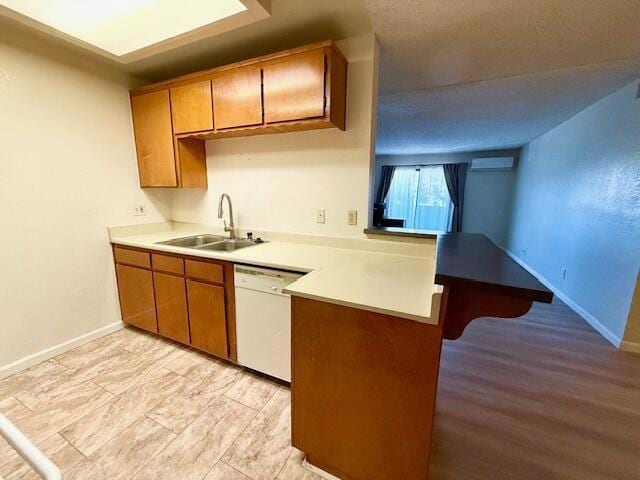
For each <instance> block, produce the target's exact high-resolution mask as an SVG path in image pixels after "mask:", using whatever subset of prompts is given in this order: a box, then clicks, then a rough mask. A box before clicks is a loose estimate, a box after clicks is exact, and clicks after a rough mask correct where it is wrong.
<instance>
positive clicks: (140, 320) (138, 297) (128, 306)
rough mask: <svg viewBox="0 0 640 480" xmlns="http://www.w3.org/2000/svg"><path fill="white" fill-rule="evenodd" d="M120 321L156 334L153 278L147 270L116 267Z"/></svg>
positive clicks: (124, 266) (125, 266) (123, 266)
mask: <svg viewBox="0 0 640 480" xmlns="http://www.w3.org/2000/svg"><path fill="white" fill-rule="evenodd" d="M116 275H117V277H118V293H119V294H120V310H121V311H122V321H124V322H126V323H130V324H131V325H134V326H136V327H139V328H142V329H144V330H147V331H149V332H153V333H158V324H157V322H156V305H155V299H154V293H153V278H152V274H151V272H150V271H149V270H145V269H143V268H137V267H131V266H128V265H120V264H118V265H116Z"/></svg>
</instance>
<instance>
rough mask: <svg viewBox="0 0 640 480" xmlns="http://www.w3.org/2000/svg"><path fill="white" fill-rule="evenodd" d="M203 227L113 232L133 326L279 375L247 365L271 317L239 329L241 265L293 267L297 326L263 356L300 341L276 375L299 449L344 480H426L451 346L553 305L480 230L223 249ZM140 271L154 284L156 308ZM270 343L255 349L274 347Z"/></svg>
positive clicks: (290, 290)
mask: <svg viewBox="0 0 640 480" xmlns="http://www.w3.org/2000/svg"><path fill="white" fill-rule="evenodd" d="M205 231H207V227H205V226H203V225H191V224H177V223H174V224H161V225H156V226H148V227H145V228H142V229H140V228H139V227H115V228H112V229H110V235H111V242H112V243H113V244H114V259H115V262H116V269H117V273H118V283H119V289H120V301H121V305H122V311H123V319H124V320H125V321H126V322H127V323H131V324H134V325H136V326H138V327H140V328H144V329H146V330H149V331H152V332H154V333H159V334H160V335H163V336H166V337H169V338H172V339H173V340H176V341H179V342H181V343H186V344H188V345H190V346H191V347H194V348H197V349H199V350H203V351H205V352H207V353H209V354H213V355H215V356H217V357H219V358H223V359H226V360H228V361H231V362H233V363H238V364H240V365H244V366H249V367H250V368H254V369H257V370H259V371H263V372H265V373H268V374H270V375H272V376H273V375H274V373H273V372H272V371H270V370H269V369H262V368H261V364H260V362H257V363H253V364H252V363H246V362H245V361H244V360H243V358H242V355H241V345H242V342H241V341H239V340H241V336H240V335H239V333H240V332H241V330H243V329H244V331H246V329H247V328H253V329H255V328H261V327H260V325H261V323H264V322H266V321H267V320H266V319H267V316H266V314H265V315H260V314H254V315H253V316H254V317H256V316H258V317H261V318H256V320H260V321H258V322H257V323H256V322H253V323H252V324H251V325H253V326H252V327H249V326H248V325H246V326H243V324H244V322H240V320H241V318H240V317H239V316H238V315H239V314H240V313H241V311H244V310H245V307H243V305H242V303H241V302H239V300H238V297H237V294H238V292H236V291H235V290H234V283H236V285H238V282H237V281H236V282H234V270H238V269H240V270H241V271H242V272H245V273H243V275H246V274H247V273H250V272H251V270H250V268H251V267H253V268H257V270H254V271H255V272H260V271H264V269H274V268H277V269H279V271H280V272H297V273H296V275H294V276H293V277H292V281H291V282H290V283H288V284H285V285H283V286H282V287H277V288H281V289H280V290H279V291H278V293H279V294H280V295H290V296H291V303H290V305H291V307H290V310H291V317H290V321H289V320H288V315H287V317H286V319H285V318H284V317H283V319H282V321H283V322H284V323H281V324H278V325H281V329H282V330H281V331H282V332H283V334H284V335H286V336H287V340H285V341H284V343H281V344H273V345H271V347H270V348H271V350H270V352H271V353H268V355H267V356H265V357H264V358H265V362H272V361H275V360H277V357H279V356H280V355H281V354H284V355H285V357H288V354H287V351H288V346H289V340H288V339H289V336H290V345H291V355H290V360H291V365H290V367H289V365H288V359H287V361H286V362H285V361H283V360H280V361H279V364H280V366H281V368H282V369H281V370H279V371H281V372H282V371H284V370H286V372H285V373H284V374H282V375H278V374H275V376H276V377H279V378H281V379H283V380H289V379H290V380H291V392H292V395H291V396H292V410H291V411H292V417H291V442H292V445H293V446H294V447H296V448H298V449H299V450H301V451H302V452H304V454H305V456H306V462H307V464H308V465H309V466H310V468H313V469H316V470H317V471H320V472H321V473H323V474H328V475H333V476H336V477H339V478H342V479H345V480H370V479H380V480H386V479H398V478H402V479H407V480H409V479H426V478H427V477H428V472H429V455H430V450H431V436H432V428H433V420H434V412H435V406H436V392H437V386H438V375H439V362H440V353H441V349H442V344H443V340H455V339H457V338H459V337H460V336H461V335H462V334H463V332H464V329H465V328H466V327H467V325H468V324H469V323H470V322H471V321H472V320H474V319H476V318H479V317H487V316H490V317H504V318H515V317H519V316H521V315H524V314H525V313H526V312H527V311H528V310H529V309H530V307H531V305H532V303H533V302H534V301H538V302H547V303H549V302H551V299H552V297H553V295H552V293H551V292H550V291H549V290H548V289H547V288H546V287H545V286H544V285H542V284H541V283H540V282H538V280H536V279H535V278H534V277H533V276H532V275H531V274H529V273H528V272H527V271H526V270H524V269H523V268H522V267H521V266H520V265H518V264H517V263H516V262H515V261H513V260H512V259H511V258H510V257H509V256H508V255H507V254H506V253H505V252H504V251H502V250H500V249H499V248H498V247H496V246H495V245H494V244H493V243H491V242H490V241H489V240H488V239H487V238H486V237H485V236H484V235H480V234H466V233H458V234H448V235H441V236H439V237H438V238H437V241H436V240H435V239H432V238H430V239H416V240H413V241H411V242H409V243H407V242H395V241H388V240H373V239H344V238H337V237H336V238H330V237H320V236H310V235H292V234H282V233H274V232H262V233H260V235H262V236H264V238H265V239H266V240H267V241H261V242H257V243H256V242H253V243H248V244H247V245H251V246H250V248H236V249H235V250H233V249H232V250H230V251H228V250H226V248H221V247H222V246H223V245H224V242H222V241H220V240H218V241H217V243H215V242H214V243H211V244H209V247H207V243H206V242H207V241H211V240H212V239H216V238H219V237H216V236H215V235H214V234H213V233H215V232H209V233H203V232H205ZM252 233H253V232H252ZM247 235H248V236H252V235H249V234H248V233H247ZM234 241H237V239H236V240H226V241H225V242H234ZM244 241H245V242H248V240H244ZM218 247H220V248H218ZM183 262H184V264H183ZM183 265H184V267H183ZM248 268H249V270H247V269H248ZM260 269H262V270H260ZM240 270H238V271H240ZM271 272H274V271H273V270H271ZM134 275H135V277H133V278H134V279H138V280H136V285H137V287H136V289H135V292H136V293H131V292H132V290H131V289H130V288H129V287H128V283H129V278H130V277H131V276H134ZM271 275H275V276H272V277H271V278H272V279H273V281H274V282H277V280H276V278H277V277H278V274H271ZM142 276H145V277H146V278H149V279H151V278H152V277H153V281H151V280H149V281H148V282H147V283H148V285H149V288H148V297H149V300H148V301H146V302H145V301H143V299H142V298H141V295H140V292H141V290H140V281H139V277H142ZM236 280H237V279H236ZM258 281H260V282H265V281H267V280H266V277H265V279H264V280H259V279H258ZM174 284H175V288H174V287H173V286H174ZM239 285H242V282H240V284H239ZM238 288H239V287H238ZM154 298H155V301H154ZM234 298H235V300H234ZM256 298H257V297H256ZM255 301H257V300H255ZM154 302H155V305H156V307H155V308H154ZM187 307H188V308H187ZM262 308H267V307H266V304H263V307H262ZM180 312H181V313H180ZM178 313H179V315H178ZM262 317H264V318H262ZM156 318H157V322H156ZM237 322H238V325H236V323H237ZM289 327H290V332H289ZM271 328H272V329H273V328H276V327H275V324H274V325H273V326H272V327H271ZM236 337H238V338H236ZM271 338H272V337H271V336H270V334H269V335H266V334H265V335H264V336H262V337H260V339H259V342H258V343H256V344H254V345H253V347H252V348H254V349H256V348H259V349H260V350H264V351H265V352H268V349H269V347H268V344H269V342H270V341H271ZM278 348H279V349H280V350H281V351H280V352H278V351H277V350H278ZM239 353H240V355H239ZM289 372H290V374H289Z"/></svg>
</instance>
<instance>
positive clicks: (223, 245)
mask: <svg viewBox="0 0 640 480" xmlns="http://www.w3.org/2000/svg"><path fill="white" fill-rule="evenodd" d="M255 244H256V242H254V241H253V240H249V239H248V238H233V239H231V238H227V239H225V240H223V241H221V242H215V243H210V244H208V245H203V246H201V247H198V250H217V251H223V252H224V251H226V252H232V251H234V250H238V249H239V248H245V247H250V246H252V245H255Z"/></svg>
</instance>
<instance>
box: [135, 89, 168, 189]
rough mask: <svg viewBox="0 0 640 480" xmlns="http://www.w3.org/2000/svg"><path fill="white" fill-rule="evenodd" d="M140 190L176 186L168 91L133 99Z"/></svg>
mask: <svg viewBox="0 0 640 480" xmlns="http://www.w3.org/2000/svg"><path fill="white" fill-rule="evenodd" d="M131 111H132V115H133V130H134V135H135V139H136V151H137V154H138V170H139V173H140V186H141V187H177V186H178V179H177V176H176V165H175V159H174V154H173V131H172V129H171V107H170V105H169V90H162V91H160V92H153V93H145V94H144V95H135V96H132V97H131Z"/></svg>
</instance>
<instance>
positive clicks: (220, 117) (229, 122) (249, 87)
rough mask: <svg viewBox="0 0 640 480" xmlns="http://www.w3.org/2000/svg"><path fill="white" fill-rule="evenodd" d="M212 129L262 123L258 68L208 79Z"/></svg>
mask: <svg viewBox="0 0 640 480" xmlns="http://www.w3.org/2000/svg"><path fill="white" fill-rule="evenodd" d="M212 90H213V111H214V112H215V116H216V129H218V130H220V129H224V128H234V127H247V126H252V125H260V124H261V123H262V73H261V71H260V68H258V67H244V68H238V69H233V70H229V71H228V72H225V73H223V74H221V75H219V76H217V77H214V78H213V80H212Z"/></svg>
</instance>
